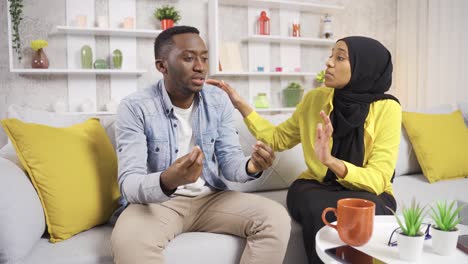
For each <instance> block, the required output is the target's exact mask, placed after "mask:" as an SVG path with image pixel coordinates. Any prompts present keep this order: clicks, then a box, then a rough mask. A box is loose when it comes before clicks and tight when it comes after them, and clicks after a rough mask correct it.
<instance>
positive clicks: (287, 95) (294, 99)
mask: <svg viewBox="0 0 468 264" xmlns="http://www.w3.org/2000/svg"><path fill="white" fill-rule="evenodd" d="M303 94H304V89H302V88H286V89H284V90H283V99H284V104H285V106H286V107H296V105H297V104H298V103H299V102H300V101H301V99H302V95H303Z"/></svg>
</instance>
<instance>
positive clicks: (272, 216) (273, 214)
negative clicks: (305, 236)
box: [260, 201, 291, 244]
mask: <svg viewBox="0 0 468 264" xmlns="http://www.w3.org/2000/svg"><path fill="white" fill-rule="evenodd" d="M260 211H261V213H262V214H263V217H264V219H265V221H264V223H263V224H264V225H265V226H266V227H269V229H270V232H271V234H272V235H273V236H275V237H276V238H277V239H278V240H280V241H284V242H286V244H287V241H288V240H289V236H290V234H291V217H290V216H289V213H288V211H287V210H286V208H284V206H282V205H281V204H279V203H277V202H275V201H268V202H266V203H265V204H264V206H263V208H262V209H261V210H260Z"/></svg>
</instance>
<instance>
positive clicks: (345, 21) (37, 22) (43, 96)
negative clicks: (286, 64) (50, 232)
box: [0, 0, 396, 146]
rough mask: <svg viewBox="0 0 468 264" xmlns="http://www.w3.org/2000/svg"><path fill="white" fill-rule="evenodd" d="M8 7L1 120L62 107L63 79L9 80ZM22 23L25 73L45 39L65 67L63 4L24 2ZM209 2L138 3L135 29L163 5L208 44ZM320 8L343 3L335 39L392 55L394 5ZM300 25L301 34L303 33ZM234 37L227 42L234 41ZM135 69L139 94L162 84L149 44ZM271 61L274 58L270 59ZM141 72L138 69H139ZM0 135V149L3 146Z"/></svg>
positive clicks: (104, 48) (374, 1)
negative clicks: (371, 42)
mask: <svg viewBox="0 0 468 264" xmlns="http://www.w3.org/2000/svg"><path fill="white" fill-rule="evenodd" d="M6 1H7V0H0V10H1V11H0V12H2V13H1V15H0V119H2V118H5V116H6V110H7V107H8V105H10V104H19V105H25V106H28V107H32V108H38V109H47V110H50V107H51V105H52V104H53V103H54V102H55V101H57V100H59V99H61V100H64V101H66V100H67V97H68V94H67V77H66V76H28V75H18V74H12V73H10V72H9V69H8V43H7V39H8V38H7V26H6V25H7V16H6V12H7V10H6ZM23 2H24V6H25V7H24V20H23V21H22V24H21V27H20V31H21V38H22V46H23V54H24V55H23V60H24V61H23V63H24V64H25V65H26V67H29V64H30V57H31V51H30V49H29V48H28V47H29V42H30V41H31V40H33V39H38V38H43V39H47V40H48V41H49V47H47V48H46V53H47V55H48V57H49V61H50V67H64V65H65V63H66V58H65V56H64V54H66V43H65V38H64V37H60V36H49V35H48V33H49V32H51V31H52V29H53V28H54V27H55V26H56V25H64V24H65V0H47V1H44V0H42V1H40V0H24V1H23ZM207 2H208V1H207V0H179V1H177V0H172V1H155V0H137V6H136V13H137V18H136V25H137V28H155V24H156V23H158V22H157V21H155V20H154V18H153V17H152V13H153V10H154V9H155V8H156V7H157V6H159V5H161V4H164V3H170V4H173V5H175V6H176V7H177V8H178V9H180V10H181V13H182V20H181V21H180V22H179V24H186V25H192V26H195V27H197V28H198V29H199V30H200V31H201V36H202V37H203V38H204V39H205V40H206V39H207V32H208V26H207V23H208V22H207V15H208V14H207ZM314 2H319V3H343V4H344V5H345V10H344V11H343V12H342V13H340V14H338V15H336V16H335V17H334V30H335V35H336V37H338V38H339V37H345V36H349V35H365V36H369V37H374V38H377V39H379V40H380V41H381V42H382V43H383V44H384V45H385V46H386V47H387V48H388V49H389V50H390V51H391V52H392V53H393V52H394V51H395V46H396V0H342V1H340V0H336V1H330V0H317V1H314ZM106 8H107V1H106V0H96V14H98V13H101V12H104V13H105V12H106V10H107V9H106ZM224 21H230V23H243V20H242V19H240V18H239V17H237V16H236V15H235V14H232V15H230V16H226V17H225V18H224ZM307 23H316V22H315V21H304V22H303V25H302V30H307V29H306V28H305V27H306V26H305V25H306V24H307ZM236 34H237V33H236V32H233V34H232V35H231V38H233V39H235V38H237V37H238V36H237V35H236ZM137 49H138V52H137V54H138V65H139V66H140V67H141V68H145V69H146V70H147V71H148V72H147V73H146V74H144V75H143V76H141V77H140V78H139V79H138V87H139V89H141V88H145V87H147V86H148V85H150V84H151V83H153V82H155V81H156V80H157V79H158V78H160V74H158V73H157V72H156V71H155V69H154V66H153V65H154V64H153V59H152V58H153V40H150V39H140V40H138V42H137ZM96 52H97V54H96V55H97V56H100V55H99V54H101V56H103V55H104V54H107V53H109V50H108V38H106V37H97V38H96ZM272 59H274V58H272ZM140 67H139V68H140ZM109 80H110V78H109V76H98V77H97V86H98V90H97V104H98V108H99V109H101V108H102V107H103V106H104V104H105V102H107V101H108V100H109V99H110V98H109V97H110V91H109V82H110V81H109ZM1 134H3V133H0V146H1V145H3V144H4V143H5V141H6V139H5V137H4V136H1Z"/></svg>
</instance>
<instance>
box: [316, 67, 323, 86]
mask: <svg viewBox="0 0 468 264" xmlns="http://www.w3.org/2000/svg"><path fill="white" fill-rule="evenodd" d="M315 80H316V81H317V82H318V83H320V84H323V83H324V82H325V70H322V71H320V72H319V73H318V74H317V76H315Z"/></svg>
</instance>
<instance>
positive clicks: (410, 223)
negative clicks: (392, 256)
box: [387, 199, 425, 261]
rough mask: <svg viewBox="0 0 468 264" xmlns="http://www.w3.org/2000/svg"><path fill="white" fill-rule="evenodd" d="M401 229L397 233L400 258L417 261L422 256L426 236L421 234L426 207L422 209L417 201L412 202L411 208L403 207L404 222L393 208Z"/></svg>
mask: <svg viewBox="0 0 468 264" xmlns="http://www.w3.org/2000/svg"><path fill="white" fill-rule="evenodd" d="M387 208H388V209H390V211H392V212H393V214H394V215H395V218H396V220H397V222H398V225H399V226H400V228H399V229H398V230H397V231H396V232H397V241H398V251H399V254H400V258H401V259H402V260H406V261H416V260H418V259H419V257H421V255H422V249H423V243H424V238H425V234H424V233H423V232H421V230H420V228H421V224H422V221H423V218H424V215H425V212H424V207H423V208H421V206H420V205H419V203H416V201H415V199H413V200H412V201H411V206H410V207H408V208H406V207H405V205H403V206H402V208H403V209H402V213H403V220H404V221H403V222H402V221H401V220H400V218H399V217H398V216H397V215H396V213H395V211H393V210H392V209H391V208H389V207H387Z"/></svg>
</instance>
